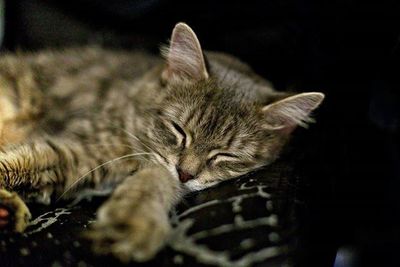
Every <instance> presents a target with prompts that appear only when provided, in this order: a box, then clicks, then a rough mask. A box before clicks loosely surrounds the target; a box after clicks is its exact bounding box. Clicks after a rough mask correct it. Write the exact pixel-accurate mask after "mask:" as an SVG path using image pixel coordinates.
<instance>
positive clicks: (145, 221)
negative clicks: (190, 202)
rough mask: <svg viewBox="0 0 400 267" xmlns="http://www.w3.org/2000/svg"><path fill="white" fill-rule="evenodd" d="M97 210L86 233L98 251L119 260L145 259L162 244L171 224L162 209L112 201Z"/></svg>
mask: <svg viewBox="0 0 400 267" xmlns="http://www.w3.org/2000/svg"><path fill="white" fill-rule="evenodd" d="M107 204H109V205H106V206H103V207H102V208H100V210H99V211H98V220H97V221H96V222H95V223H94V224H93V227H92V229H91V230H90V231H89V232H88V233H87V236H88V237H89V238H90V239H91V240H92V241H93V249H94V251H95V252H96V253H100V254H113V255H114V256H115V257H117V258H118V259H119V260H121V261H122V262H129V261H131V260H134V261H140V262H142V261H147V260H150V259H151V258H153V256H154V255H155V254H156V253H157V252H158V251H159V250H160V249H161V248H162V247H163V246H164V244H165V242H166V239H167V238H168V235H169V233H170V230H171V227H170V224H169V222H168V217H167V215H166V213H165V212H163V211H155V210H152V209H151V208H150V209H146V208H137V207H136V208H135V209H134V211H132V210H130V209H121V208H120V207H118V205H115V206H113V205H112V204H111V203H107Z"/></svg>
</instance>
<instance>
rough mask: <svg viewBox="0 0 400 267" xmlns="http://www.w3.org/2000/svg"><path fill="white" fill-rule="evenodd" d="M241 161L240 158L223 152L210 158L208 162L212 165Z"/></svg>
mask: <svg viewBox="0 0 400 267" xmlns="http://www.w3.org/2000/svg"><path fill="white" fill-rule="evenodd" d="M237 160H239V157H238V156H237V155H235V154H231V153H226V152H221V153H217V154H214V155H213V156H212V157H210V158H209V159H208V160H207V163H209V164H211V163H214V164H215V163H218V162H221V161H237Z"/></svg>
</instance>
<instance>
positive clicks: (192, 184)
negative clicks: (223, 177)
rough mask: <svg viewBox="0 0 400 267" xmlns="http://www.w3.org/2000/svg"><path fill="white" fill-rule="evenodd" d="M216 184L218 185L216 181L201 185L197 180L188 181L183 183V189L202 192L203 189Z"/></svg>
mask: <svg viewBox="0 0 400 267" xmlns="http://www.w3.org/2000/svg"><path fill="white" fill-rule="evenodd" d="M216 184H218V181H215V182H211V183H202V182H200V181H199V180H196V179H195V180H190V181H188V182H186V183H184V184H183V187H185V189H187V190H188V191H190V192H192V191H200V190H204V189H206V188H209V187H211V186H214V185H216Z"/></svg>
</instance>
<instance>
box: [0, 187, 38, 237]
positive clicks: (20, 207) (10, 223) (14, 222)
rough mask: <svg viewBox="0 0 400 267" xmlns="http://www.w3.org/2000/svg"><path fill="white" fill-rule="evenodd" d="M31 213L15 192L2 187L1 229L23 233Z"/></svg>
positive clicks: (0, 204)
mask: <svg viewBox="0 0 400 267" xmlns="http://www.w3.org/2000/svg"><path fill="white" fill-rule="evenodd" d="M30 218H31V213H30V212H29V209H28V207H27V206H26V205H25V203H24V201H22V199H21V198H20V197H19V196H18V195H17V193H15V192H8V191H7V190H5V189H0V230H1V231H3V230H10V231H13V232H19V233H22V232H23V231H24V230H25V228H26V227H27V226H28V222H29V219H30Z"/></svg>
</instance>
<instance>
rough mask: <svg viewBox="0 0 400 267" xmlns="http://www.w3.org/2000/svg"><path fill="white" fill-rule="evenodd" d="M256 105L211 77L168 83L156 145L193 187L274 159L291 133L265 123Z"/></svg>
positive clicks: (155, 132)
mask: <svg viewBox="0 0 400 267" xmlns="http://www.w3.org/2000/svg"><path fill="white" fill-rule="evenodd" d="M262 121H263V115H262V112H261V110H260V109H259V107H258V106H257V105H251V104H249V103H246V102H245V101H244V100H243V99H242V98H241V97H240V96H238V95H235V93H234V92H232V91H227V90H226V89H222V88H219V87H218V84H217V83H215V82H212V81H200V82H197V83H194V84H187V85H186V86H172V87H170V88H168V93H167V97H166V99H165V100H164V102H163V103H162V108H161V110H160V115H159V116H158V117H157V118H155V120H154V129H152V132H153V137H152V140H153V141H154V144H153V146H154V145H155V146H156V150H157V151H158V153H159V154H160V155H161V156H162V158H163V160H162V161H161V162H164V163H165V164H166V165H167V167H168V169H169V170H170V171H171V172H172V173H173V174H175V176H176V177H178V178H180V180H181V181H182V182H184V183H185V184H186V185H187V186H188V187H189V188H190V189H201V188H204V187H207V186H210V185H213V184H215V183H216V182H218V181H221V180H225V179H230V178H233V177H237V176H240V175H243V174H246V173H248V172H250V171H252V170H254V169H256V168H259V167H261V166H263V165H266V164H268V163H270V162H272V161H273V160H274V159H275V158H276V156H277V155H278V154H279V150H280V148H281V146H282V144H283V143H284V141H285V140H286V138H287V136H284V135H280V134H278V133H277V132H274V131H271V130H268V129H266V128H265V127H263V126H264V125H263V123H262Z"/></svg>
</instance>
